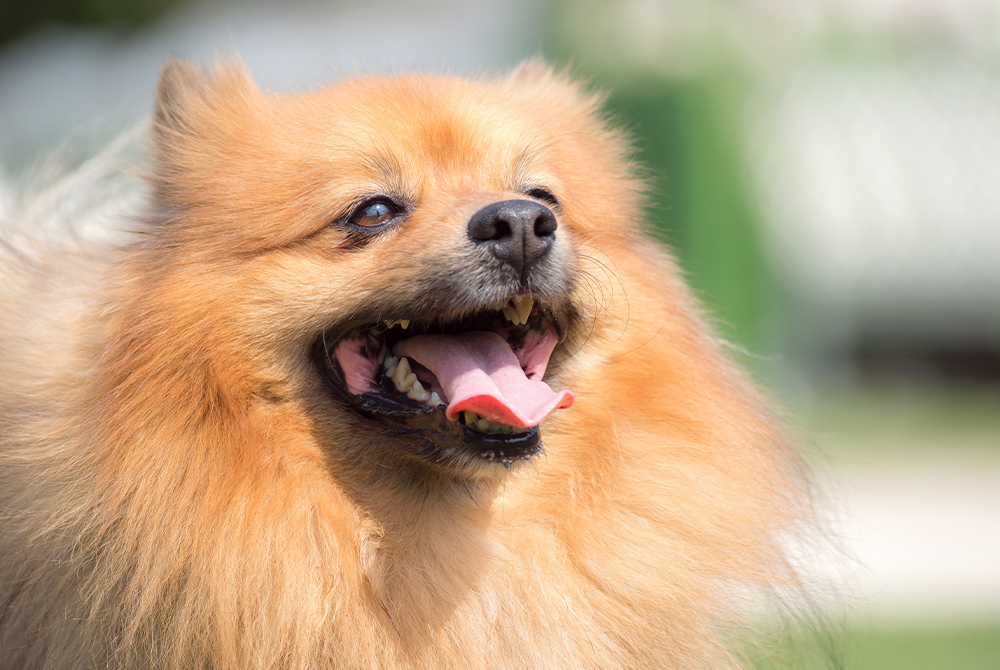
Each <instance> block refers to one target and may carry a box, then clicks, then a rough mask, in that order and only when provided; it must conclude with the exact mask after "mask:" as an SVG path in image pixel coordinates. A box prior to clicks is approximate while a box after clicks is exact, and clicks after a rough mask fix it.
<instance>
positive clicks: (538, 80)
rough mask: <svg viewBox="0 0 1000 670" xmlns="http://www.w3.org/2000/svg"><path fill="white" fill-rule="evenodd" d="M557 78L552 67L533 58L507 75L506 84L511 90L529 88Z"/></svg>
mask: <svg viewBox="0 0 1000 670" xmlns="http://www.w3.org/2000/svg"><path fill="white" fill-rule="evenodd" d="M557 78H558V77H557V76H556V74H555V72H553V71H552V66H551V65H549V64H548V63H546V62H545V61H543V60H542V59H541V58H531V59H529V60H526V61H524V62H523V63H521V64H520V65H518V66H517V67H516V68H514V69H513V70H512V71H511V72H510V73H509V74H508V75H507V77H506V80H505V83H506V84H507V85H508V86H509V87H511V88H528V87H533V86H538V85H540V84H542V83H543V82H546V81H553V80H555V79H557Z"/></svg>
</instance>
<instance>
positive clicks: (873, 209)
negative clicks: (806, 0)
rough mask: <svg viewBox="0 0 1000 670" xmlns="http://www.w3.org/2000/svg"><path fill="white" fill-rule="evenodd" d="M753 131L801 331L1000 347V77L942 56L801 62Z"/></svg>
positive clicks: (832, 339)
mask: <svg viewBox="0 0 1000 670" xmlns="http://www.w3.org/2000/svg"><path fill="white" fill-rule="evenodd" d="M752 140H753V141H752V150H751V155H750V160H751V163H752V165H753V168H754V171H755V173H756V176H757V180H758V183H759V185H760V192H761V194H762V202H763V209H764V214H765V217H764V219H765V221H766V222H767V224H768V230H767V232H768V233H769V238H770V241H771V242H772V244H771V251H772V261H773V263H774V265H775V267H777V268H778V269H779V271H780V272H782V274H783V275H784V278H785V280H786V281H785V283H786V285H787V286H788V287H789V288H790V290H791V291H792V292H793V294H794V297H795V298H796V300H797V302H798V303H799V307H798V309H797V311H798V313H799V315H800V317H802V318H806V319H808V320H809V321H810V322H811V324H810V325H811V328H810V329H809V332H808V333H807V334H805V335H804V336H806V337H808V338H810V339H814V340H817V342H818V344H819V346H821V347H823V346H826V347H833V348H837V347H840V346H847V345H849V344H851V343H852V342H853V341H855V340H859V339H876V340H879V339H886V340H890V341H891V342H893V343H894V344H896V345H900V346H904V347H905V346H911V345H916V346H932V347H934V346H936V347H945V348H947V347H959V348H960V347H964V346H972V347H975V346H980V347H983V346H987V345H988V344H989V343H991V342H992V343H993V344H994V346H995V345H997V344H1000V76H997V75H996V74H995V72H992V71H989V70H987V69H986V68H985V67H976V66H974V65H973V64H971V63H968V62H961V61H947V60H930V61H923V60H922V61H915V62H914V61H911V62H908V63H906V64H904V65H896V66H887V65H882V66H878V65H876V66H869V67H859V66H855V67H845V66H841V67H832V66H829V65H826V66H823V65H813V66H809V67H805V68H803V69H802V70H801V71H799V72H798V73H796V75H795V76H794V77H792V78H790V80H789V81H788V82H787V83H786V84H784V85H783V86H782V87H781V88H780V89H779V90H778V91H776V92H775V93H774V94H773V97H772V99H771V102H770V104H769V105H768V106H767V107H766V109H765V110H764V111H763V112H762V113H761V114H760V115H759V116H758V118H757V125H756V128H755V129H754V130H753V131H752Z"/></svg>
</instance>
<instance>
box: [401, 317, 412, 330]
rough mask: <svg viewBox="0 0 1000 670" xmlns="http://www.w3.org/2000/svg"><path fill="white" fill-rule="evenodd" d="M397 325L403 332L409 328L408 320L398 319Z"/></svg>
mask: <svg viewBox="0 0 1000 670" xmlns="http://www.w3.org/2000/svg"><path fill="white" fill-rule="evenodd" d="M399 325H400V326H402V327H403V330H406V329H407V328H409V327H410V320H409V319H400V320H399Z"/></svg>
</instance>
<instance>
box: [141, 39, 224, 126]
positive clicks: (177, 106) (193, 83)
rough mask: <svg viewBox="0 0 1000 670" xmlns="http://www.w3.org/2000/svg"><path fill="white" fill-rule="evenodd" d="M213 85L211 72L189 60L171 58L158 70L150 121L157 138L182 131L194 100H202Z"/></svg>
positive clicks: (187, 123) (186, 124)
mask: <svg viewBox="0 0 1000 670" xmlns="http://www.w3.org/2000/svg"><path fill="white" fill-rule="evenodd" d="M211 87H212V76H211V75H210V74H209V73H208V70H206V69H205V68H204V67H202V66H201V65H199V64H198V63H193V62H191V61H184V60H178V59H176V58H172V59H170V60H168V61H167V62H166V64H165V65H164V66H163V69H162V70H160V81H159V83H158V84H157V86H156V102H155V104H154V109H153V124H154V129H155V131H156V134H157V139H162V136H163V135H164V134H173V133H177V132H183V131H184V130H185V128H186V127H188V125H189V121H188V116H189V114H190V113H191V112H192V111H193V110H192V109H191V108H192V106H193V105H194V103H195V101H197V100H204V99H205V97H206V96H207V94H208V92H209V90H210V89H211Z"/></svg>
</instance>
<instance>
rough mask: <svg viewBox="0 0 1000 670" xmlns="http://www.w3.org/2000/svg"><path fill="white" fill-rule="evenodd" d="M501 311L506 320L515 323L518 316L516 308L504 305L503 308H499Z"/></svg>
mask: <svg viewBox="0 0 1000 670" xmlns="http://www.w3.org/2000/svg"><path fill="white" fill-rule="evenodd" d="M501 311H502V312H503V315H504V318H505V319H507V320H508V321H510V322H511V323H513V324H516V323H517V318H518V317H517V310H516V309H514V308H513V307H511V306H510V305H504V306H503V308H502V309H501Z"/></svg>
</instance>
